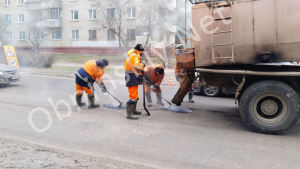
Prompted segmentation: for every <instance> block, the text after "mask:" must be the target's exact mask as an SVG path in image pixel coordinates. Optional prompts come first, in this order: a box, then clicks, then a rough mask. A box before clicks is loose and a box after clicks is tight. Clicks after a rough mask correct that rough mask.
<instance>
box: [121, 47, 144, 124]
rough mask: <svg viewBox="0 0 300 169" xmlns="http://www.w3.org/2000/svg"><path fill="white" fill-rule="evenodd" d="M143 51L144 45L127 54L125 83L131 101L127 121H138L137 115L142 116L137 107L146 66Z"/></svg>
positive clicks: (127, 110)
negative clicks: (139, 87)
mask: <svg viewBox="0 0 300 169" xmlns="http://www.w3.org/2000/svg"><path fill="white" fill-rule="evenodd" d="M143 51H144V47H143V45H141V44H137V45H136V46H135V48H134V49H131V50H129V51H128V52H127V59H126V61H125V81H126V87H128V92H129V100H128V102H127V107H126V112H127V117H126V118H127V119H133V120H137V119H138V117H137V116H135V115H140V114H141V112H140V111H137V110H136V105H137V101H138V100H139V93H138V85H141V84H142V70H143V68H144V66H145V64H144V63H142V60H141V55H142V53H143Z"/></svg>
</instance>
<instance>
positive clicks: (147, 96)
mask: <svg viewBox="0 0 300 169" xmlns="http://www.w3.org/2000/svg"><path fill="white" fill-rule="evenodd" d="M146 99H147V106H148V107H152V99H151V93H146Z"/></svg>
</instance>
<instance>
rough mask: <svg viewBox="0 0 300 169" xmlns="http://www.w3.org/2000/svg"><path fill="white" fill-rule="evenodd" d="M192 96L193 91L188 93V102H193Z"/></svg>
mask: <svg viewBox="0 0 300 169" xmlns="http://www.w3.org/2000/svg"><path fill="white" fill-rule="evenodd" d="M193 96H194V93H189V102H190V103H194V100H193Z"/></svg>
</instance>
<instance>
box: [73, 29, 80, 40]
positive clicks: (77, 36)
mask: <svg viewBox="0 0 300 169" xmlns="http://www.w3.org/2000/svg"><path fill="white" fill-rule="evenodd" d="M71 39H72V40H78V39H79V31H78V30H72V35H71Z"/></svg>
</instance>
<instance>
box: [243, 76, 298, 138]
mask: <svg viewBox="0 0 300 169" xmlns="http://www.w3.org/2000/svg"><path fill="white" fill-rule="evenodd" d="M299 108H300V99H299V96H298V94H297V93H296V91H295V90H294V89H293V88H292V87H290V86H289V85H287V84H285V83H283V82H280V81H272V80H268V81H261V82H257V83H254V84H252V85H251V86H249V87H248V88H247V89H246V90H245V91H244V92H243V94H242V96H241V99H240V104H239V109H240V114H241V117H242V119H243V121H244V122H245V123H246V124H247V126H249V127H250V128H251V129H252V130H253V131H255V132H258V133H265V134H282V133H284V132H286V131H287V130H289V129H290V128H292V127H293V126H294V125H295V124H296V123H297V121H298V119H299V116H300V110H299Z"/></svg>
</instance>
